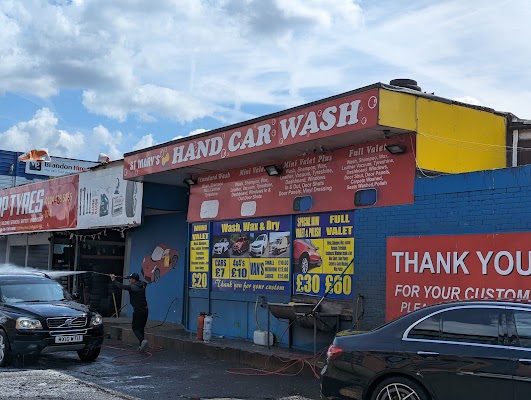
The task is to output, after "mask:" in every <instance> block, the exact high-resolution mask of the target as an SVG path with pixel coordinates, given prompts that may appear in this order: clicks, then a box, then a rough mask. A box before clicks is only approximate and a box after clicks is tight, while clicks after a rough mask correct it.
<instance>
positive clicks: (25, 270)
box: [0, 264, 126, 279]
mask: <svg viewBox="0 0 531 400" xmlns="http://www.w3.org/2000/svg"><path fill="white" fill-rule="evenodd" d="M0 274H42V275H46V276H48V277H50V278H53V279H56V278H62V277H64V276H72V275H80V274H96V275H104V276H108V277H110V276H111V274H105V273H103V272H97V271H53V270H45V269H37V268H29V267H20V266H18V265H13V264H0ZM116 278H117V279H126V277H123V276H116Z"/></svg>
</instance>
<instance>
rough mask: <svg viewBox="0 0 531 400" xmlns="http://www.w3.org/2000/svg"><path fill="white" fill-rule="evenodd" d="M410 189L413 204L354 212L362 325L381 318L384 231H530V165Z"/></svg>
mask: <svg viewBox="0 0 531 400" xmlns="http://www.w3.org/2000/svg"><path fill="white" fill-rule="evenodd" d="M414 191H415V193H414V195H415V202H414V204H411V205H400V206H393V207H374V208H366V209H358V210H356V211H355V213H354V215H355V222H354V260H355V265H354V270H355V273H354V280H355V300H354V306H355V304H356V297H358V296H363V298H362V303H363V311H364V313H363V317H362V318H361V319H360V322H359V328H360V329H370V328H374V327H376V326H378V325H380V324H382V323H384V322H385V307H386V304H385V295H386V293H385V291H386V286H385V283H386V240H387V237H388V236H429V235H461V234H474V233H476V234H477V233H508V232H526V231H531V212H530V210H531V166H522V167H515V168H506V169H496V170H491V171H480V172H472V173H466V174H458V175H446V176H439V177H430V178H428V177H421V178H416V179H415V189H414ZM348 327H350V326H348ZM348 327H347V326H343V328H348Z"/></svg>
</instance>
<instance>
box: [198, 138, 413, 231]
mask: <svg viewBox="0 0 531 400" xmlns="http://www.w3.org/2000/svg"><path fill="white" fill-rule="evenodd" d="M395 141H396V140H395ZM395 141H394V142H395ZM394 142H393V143H394ZM404 143H405V144H408V145H409V146H408V147H409V148H408V149H407V150H406V152H405V153H402V154H390V153H389V152H388V151H387V150H386V148H385V144H386V142H385V141H378V142H371V143H365V144H363V145H356V146H351V147H347V148H343V149H340V150H337V151H331V152H326V153H320V154H312V155H307V156H302V157H297V158H292V159H288V160H284V161H283V162H279V163H278V164H279V165H280V164H282V173H281V175H280V176H268V175H267V174H266V172H265V171H264V165H257V166H253V167H248V168H239V169H233V170H229V171H223V172H218V173H211V174H205V175H201V176H199V177H198V184H197V185H193V186H192V187H191V190H190V203H189V208H188V220H189V221H201V220H210V219H215V220H223V219H234V218H247V217H263V216H273V215H287V214H298V213H301V212H327V211H328V212H329V211H339V210H351V209H354V208H356V207H361V206H370V205H374V206H388V205H393V204H408V203H412V202H413V182H414V178H415V159H414V150H412V149H411V145H413V144H414V138H413V136H406V137H405V140H404Z"/></svg>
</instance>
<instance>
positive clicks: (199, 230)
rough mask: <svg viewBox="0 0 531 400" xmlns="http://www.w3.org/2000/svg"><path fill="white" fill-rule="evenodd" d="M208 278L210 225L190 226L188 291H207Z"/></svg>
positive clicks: (198, 224)
mask: <svg viewBox="0 0 531 400" xmlns="http://www.w3.org/2000/svg"><path fill="white" fill-rule="evenodd" d="M209 277H210V224H209V223H205V222H202V223H195V224H191V225H190V275H189V277H188V282H189V287H190V289H208V281H209Z"/></svg>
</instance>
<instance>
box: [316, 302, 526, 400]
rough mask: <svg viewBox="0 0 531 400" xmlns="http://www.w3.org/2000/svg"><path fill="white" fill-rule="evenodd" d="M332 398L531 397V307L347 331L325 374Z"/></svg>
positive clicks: (475, 310)
mask: <svg viewBox="0 0 531 400" xmlns="http://www.w3.org/2000/svg"><path fill="white" fill-rule="evenodd" d="M321 394H322V396H323V397H325V398H352V399H358V400H406V399H407V400H470V399H493V400H512V399H518V400H520V399H529V398H530V396H531V305H530V304H527V303H520V302H509V301H491V300H486V301H461V302H451V303H445V304H438V305H434V306H429V307H426V308H423V309H421V310H418V311H414V312H412V313H410V314H407V315H405V316H402V317H400V318H398V319H396V320H394V321H392V322H389V323H388V324H386V325H383V326H381V327H380V328H377V329H375V330H373V331H371V332H367V333H356V332H354V331H344V332H340V333H338V334H337V335H336V337H335V338H334V341H333V343H332V345H331V346H330V347H329V348H328V353H327V361H326V364H325V367H324V368H323V370H322V371H321Z"/></svg>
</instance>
